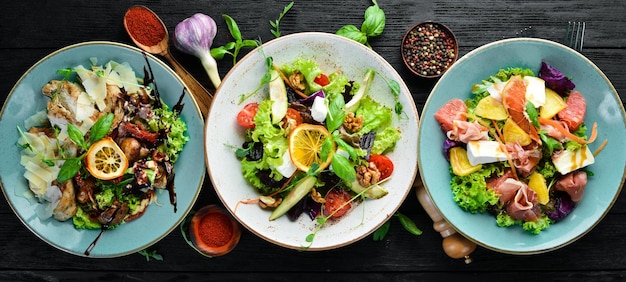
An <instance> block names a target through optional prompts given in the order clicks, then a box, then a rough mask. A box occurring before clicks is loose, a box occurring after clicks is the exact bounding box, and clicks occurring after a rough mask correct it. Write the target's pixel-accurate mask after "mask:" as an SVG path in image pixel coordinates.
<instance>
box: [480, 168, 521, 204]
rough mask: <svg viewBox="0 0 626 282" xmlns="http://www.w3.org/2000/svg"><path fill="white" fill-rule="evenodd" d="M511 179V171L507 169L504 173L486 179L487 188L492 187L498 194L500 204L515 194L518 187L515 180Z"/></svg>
mask: <svg viewBox="0 0 626 282" xmlns="http://www.w3.org/2000/svg"><path fill="white" fill-rule="evenodd" d="M510 180H512V181H516V180H515V179H513V171H511V170H510V169H507V170H506V172H504V174H502V175H501V176H499V177H494V178H491V179H490V180H488V181H487V188H489V189H492V190H493V191H494V192H496V194H498V195H499V196H500V204H506V202H508V201H509V200H511V199H512V198H513V196H515V193H516V192H517V189H519V188H520V185H518V183H517V182H519V181H516V182H512V181H510Z"/></svg>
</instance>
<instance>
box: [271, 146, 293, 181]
mask: <svg viewBox="0 0 626 282" xmlns="http://www.w3.org/2000/svg"><path fill="white" fill-rule="evenodd" d="M296 169H297V168H296V166H295V165H293V162H291V156H290V155H289V150H286V151H285V153H284V154H283V163H282V164H281V165H280V166H278V167H276V170H277V171H278V172H280V174H282V175H283V176H284V177H291V176H292V175H293V173H294V172H296Z"/></svg>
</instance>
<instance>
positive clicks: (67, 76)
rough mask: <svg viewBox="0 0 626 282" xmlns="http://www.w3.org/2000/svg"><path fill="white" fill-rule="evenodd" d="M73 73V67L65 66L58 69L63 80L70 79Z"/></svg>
mask: <svg viewBox="0 0 626 282" xmlns="http://www.w3.org/2000/svg"><path fill="white" fill-rule="evenodd" d="M73 73H74V69H72V68H64V69H60V70H57V74H60V75H62V76H63V80H69V79H70V77H72V74H73Z"/></svg>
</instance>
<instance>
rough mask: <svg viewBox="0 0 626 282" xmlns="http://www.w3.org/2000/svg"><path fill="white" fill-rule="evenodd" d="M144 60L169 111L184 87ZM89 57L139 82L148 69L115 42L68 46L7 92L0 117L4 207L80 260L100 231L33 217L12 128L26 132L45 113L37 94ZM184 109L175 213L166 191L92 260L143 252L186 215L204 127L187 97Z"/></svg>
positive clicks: (196, 188)
mask: <svg viewBox="0 0 626 282" xmlns="http://www.w3.org/2000/svg"><path fill="white" fill-rule="evenodd" d="M146 56H147V58H148V60H149V62H150V66H151V67H152V71H153V73H154V76H155V80H156V81H157V83H158V87H159V92H160V93H161V98H162V99H163V100H164V101H165V103H166V104H168V105H169V106H173V105H174V104H176V102H177V101H178V98H179V96H180V94H181V93H182V91H183V86H184V83H183V82H182V81H181V79H180V78H179V77H178V76H177V75H176V74H175V73H174V71H172V70H171V69H170V68H169V67H168V66H167V65H166V64H165V63H163V62H162V61H160V60H159V59H157V58H155V57H154V56H152V55H149V54H148V55H146ZM91 57H96V58H97V59H98V62H99V63H100V64H104V63H106V62H108V61H109V60H115V61H117V62H120V63H121V62H128V63H129V64H130V65H131V67H132V68H133V70H135V73H136V74H137V76H140V77H141V76H143V69H144V66H146V61H145V58H144V56H143V55H142V51H141V50H139V49H137V48H135V47H131V46H127V45H124V44H120V43H113V42H85V43H79V44H76V45H71V46H68V47H65V48H62V49H60V50H58V51H55V52H53V53H52V54H50V55H48V56H46V57H45V58H43V59H41V60H40V61H39V62H37V63H36V64H35V65H34V66H32V67H31V68H30V69H29V70H28V71H26V73H25V74H24V75H23V76H22V77H21V78H20V80H19V81H18V82H17V83H16V84H15V86H14V87H13V89H12V90H11V93H10V94H9V96H8V98H7V100H6V102H5V104H4V106H3V107H2V111H1V112H0V132H2V138H0V155H1V156H3V161H2V162H0V186H2V192H3V193H4V196H5V197H6V200H7V202H8V203H9V205H10V206H11V208H12V209H13V211H14V212H15V214H16V215H17V217H18V218H19V219H20V221H22V223H24V225H25V226H26V227H27V228H28V229H29V230H30V231H32V232H33V233H34V234H35V235H36V236H37V237H39V238H41V239H42V240H44V241H45V242H47V243H48V244H50V245H52V246H54V247H56V248H58V249H60V250H63V251H65V252H68V253H71V254H75V255H79V256H84V254H83V253H84V251H85V250H86V249H87V247H88V246H89V245H90V244H91V242H92V241H94V239H95V238H96V237H97V236H98V233H99V232H100V231H99V230H77V229H75V228H74V225H73V224H72V222H71V221H67V222H59V221H56V220H54V219H48V220H44V221H42V220H40V219H39V218H38V217H37V215H36V213H35V208H36V206H37V205H38V203H36V202H35V203H31V202H29V201H28V200H27V199H26V198H25V197H24V196H23V193H24V192H26V191H28V183H27V181H26V179H25V178H24V176H23V174H24V171H25V170H24V168H23V167H22V166H21V165H20V151H19V148H18V147H17V146H16V142H17V140H18V138H19V132H18V131H17V128H16V127H17V126H20V127H21V128H24V120H26V119H27V118H28V117H30V116H31V115H33V114H34V113H36V112H38V111H41V110H43V109H45V108H46V102H47V100H49V99H47V98H46V97H45V96H43V94H41V88H42V86H43V85H44V84H46V83H47V82H48V81H49V80H51V79H60V78H62V76H60V75H58V74H56V71H57V70H59V69H64V68H68V67H74V66H77V65H79V64H82V65H83V66H86V67H87V66H89V64H90V61H89V59H90V58H91ZM183 103H184V104H185V108H184V110H183V111H182V118H183V120H184V121H185V122H186V124H187V134H188V135H189V138H190V140H189V142H188V143H187V144H185V148H184V149H183V151H182V152H181V154H180V156H179V159H178V160H177V162H176V164H175V171H176V178H175V187H176V190H175V191H176V194H177V201H178V204H177V208H178V210H177V212H174V207H173V206H172V205H171V204H170V203H169V195H168V193H167V191H163V192H164V193H158V192H157V201H158V202H159V203H160V204H161V205H156V204H155V203H152V204H151V205H150V206H149V207H148V209H147V210H146V212H145V214H144V215H143V216H142V217H140V218H138V219H136V220H133V221H131V222H129V223H127V224H122V225H120V226H119V227H117V228H116V229H114V230H110V231H106V232H104V233H103V236H102V237H101V238H100V240H99V241H98V243H97V244H96V246H95V248H94V249H93V250H92V251H91V254H90V257H118V256H122V255H126V254H131V253H134V252H137V251H140V250H142V249H145V248H147V247H149V246H150V245H152V244H154V243H156V242H157V241H159V240H160V239H161V238H163V237H165V236H166V235H167V234H169V233H170V232H171V231H172V230H174V229H175V228H176V226H178V224H179V223H180V222H181V221H182V220H183V219H184V217H185V216H186V215H187V213H188V212H189V211H190V209H191V207H192V206H193V204H194V202H195V200H196V198H197V197H198V193H199V192H200V188H201V187H202V183H203V181H204V176H205V172H206V166H205V164H204V155H203V154H202V152H203V144H204V143H203V135H202V132H203V130H204V121H203V118H202V115H201V113H200V111H199V109H198V106H197V105H196V103H195V101H194V100H193V99H192V98H191V96H190V95H185V97H184V99H183ZM25 244H26V243H25Z"/></svg>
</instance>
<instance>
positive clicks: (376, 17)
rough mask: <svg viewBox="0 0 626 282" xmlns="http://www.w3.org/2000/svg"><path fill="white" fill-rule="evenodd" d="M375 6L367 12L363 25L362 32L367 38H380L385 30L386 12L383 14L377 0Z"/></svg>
mask: <svg viewBox="0 0 626 282" xmlns="http://www.w3.org/2000/svg"><path fill="white" fill-rule="evenodd" d="M372 2H373V3H374V6H369V7H368V8H367V9H366V10H365V21H364V22H363V24H362V25H361V32H363V33H364V34H365V35H366V36H368V37H372V36H379V35H381V34H382V33H383V30H384V29H385V22H386V19H385V12H383V10H382V9H380V7H378V4H377V3H376V0H373V1H372Z"/></svg>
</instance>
